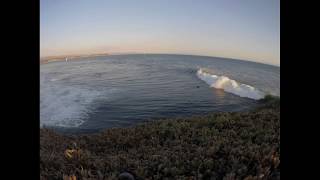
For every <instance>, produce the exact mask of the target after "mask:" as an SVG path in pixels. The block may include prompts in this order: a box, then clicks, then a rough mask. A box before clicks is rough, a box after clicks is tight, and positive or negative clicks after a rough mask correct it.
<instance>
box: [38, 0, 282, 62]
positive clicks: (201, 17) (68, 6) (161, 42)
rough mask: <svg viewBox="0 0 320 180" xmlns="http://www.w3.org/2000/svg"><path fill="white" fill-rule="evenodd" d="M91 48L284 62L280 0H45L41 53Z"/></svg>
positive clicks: (86, 51) (42, 1)
mask: <svg viewBox="0 0 320 180" xmlns="http://www.w3.org/2000/svg"><path fill="white" fill-rule="evenodd" d="M90 53H169V54H192V55H205V56H216V57H227V58H235V59H243V60H249V61H255V62H261V63H265V64H272V65H278V66H280V0H198V1H194V0H40V56H41V57H45V56H56V55H70V54H90Z"/></svg>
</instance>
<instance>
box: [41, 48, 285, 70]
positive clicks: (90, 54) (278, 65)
mask: <svg viewBox="0 0 320 180" xmlns="http://www.w3.org/2000/svg"><path fill="white" fill-rule="evenodd" d="M138 54H147V55H157V54H158V55H185V56H200V57H213V58H220V59H229V60H236V61H246V62H252V63H257V64H264V65H270V66H275V67H279V68H280V61H279V64H271V63H263V62H257V61H255V60H252V59H240V58H234V57H225V56H210V55H202V54H179V53H144V52H101V53H87V54H65V55H52V56H42V57H41V56H40V60H41V59H43V60H44V59H45V58H53V59H60V58H66V57H68V56H69V57H72V56H73V57H74V58H79V57H80V58H81V57H84V56H89V57H90V56H95V55H106V56H108V55H109V56H111V55H138Z"/></svg>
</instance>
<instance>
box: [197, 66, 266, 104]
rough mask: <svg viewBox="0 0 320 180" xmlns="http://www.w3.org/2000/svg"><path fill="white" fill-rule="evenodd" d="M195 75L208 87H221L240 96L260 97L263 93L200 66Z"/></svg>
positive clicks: (262, 96)
mask: <svg viewBox="0 0 320 180" xmlns="http://www.w3.org/2000/svg"><path fill="white" fill-rule="evenodd" d="M197 76H198V77H199V78H200V79H201V80H203V81H205V82H206V83H207V84H209V85H210V87H214V88H217V89H223V90H224V91H226V92H229V93H232V94H235V95H238V96H240V97H247V98H251V99H256V100H258V99H262V98H264V96H265V94H264V93H263V92H261V91H259V90H257V89H255V88H254V87H252V86H249V85H247V84H241V83H238V82H237V81H235V80H232V79H230V78H228V77H226V76H217V75H214V74H211V73H209V72H208V71H206V70H204V69H202V68H200V69H199V70H198V71H197Z"/></svg>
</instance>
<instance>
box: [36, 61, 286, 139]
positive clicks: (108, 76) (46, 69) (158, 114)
mask: <svg viewBox="0 0 320 180" xmlns="http://www.w3.org/2000/svg"><path fill="white" fill-rule="evenodd" d="M200 68H201V69H206V70H208V71H210V73H211V74H210V76H213V77H223V78H222V81H221V82H222V83H224V84H223V86H222V89H216V88H215V87H218V86H217V84H218V85H219V87H220V85H221V82H220V81H219V82H215V84H213V85H211V86H212V87H210V82H211V80H210V79H209V80H208V79H206V78H208V77H205V78H202V80H201V76H199V70H200ZM226 80H227V81H226ZM229 80H231V81H229ZM232 80H234V82H233V81H232ZM208 82H209V84H208ZM225 82H228V83H229V84H230V85H228V84H227V83H225ZM211 83H212V82H211ZM235 83H236V84H235ZM234 85H236V86H234ZM243 87H250V88H251V89H253V90H254V91H255V92H259V93H260V92H261V93H263V94H273V95H278V96H280V68H279V67H275V66H270V65H264V64H258V63H252V62H247V61H239V60H231V59H222V58H214V57H203V56H188V55H114V56H104V57H92V58H82V59H77V60H74V61H70V60H69V61H68V62H65V61H61V62H52V63H48V64H42V65H41V66H40V125H41V126H46V127H52V128H55V129H57V130H59V131H61V132H71V133H79V132H96V131H98V130H101V129H105V128H111V127H127V126H132V125H136V124H138V123H141V122H145V121H146V120H150V119H159V118H166V117H187V116H190V115H199V114H207V113H209V112H222V111H243V110H250V109H252V108H253V107H255V106H256V105H257V104H258V101H256V100H255V97H259V96H260V94H259V96H258V95H255V96H253V95H252V94H251V92H250V91H251V89H250V88H249V90H250V91H248V90H247V89H245V91H244V93H245V94H244V93H243V92H242V91H243V90H242V89H243ZM236 88H238V89H236ZM239 88H242V89H240V90H241V92H240V91H239ZM238 92H239V93H238ZM243 94H244V95H243ZM248 94H249V95H248ZM241 95H243V97H241ZM248 97H249V98H248ZM250 97H251V98H250ZM256 99H257V98H256Z"/></svg>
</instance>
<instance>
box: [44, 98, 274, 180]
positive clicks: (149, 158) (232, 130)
mask: <svg viewBox="0 0 320 180" xmlns="http://www.w3.org/2000/svg"><path fill="white" fill-rule="evenodd" d="M262 102H263V103H264V105H263V106H261V107H258V108H257V109H255V110H252V111H250V112H230V113H214V114H209V115H203V116H195V117H189V118H176V119H165V120H160V121H154V122H148V123H145V124H141V125H137V126H134V127H128V128H112V129H106V130H104V131H102V132H98V133H94V134H82V135H81V134H80V135H63V134H59V133H56V132H54V131H53V130H49V129H40V177H41V179H61V178H62V177H63V176H64V175H75V176H76V177H77V179H78V178H79V179H83V178H93V179H99V178H105V179H117V176H118V174H119V173H120V172H121V171H123V170H128V171H131V172H134V174H136V175H137V177H141V178H142V179H162V178H164V177H166V178H171V179H188V178H190V179H202V178H208V177H215V178H217V179H223V178H228V177H229V178H235V179H237V178H240V179H245V178H248V179H254V178H259V177H260V178H262V177H263V178H266V179H268V178H274V179H280V98H277V97H272V96H266V98H265V99H263V100H262ZM66 150H72V151H74V152H77V153H75V154H72V155H70V157H66V155H65V152H66Z"/></svg>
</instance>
